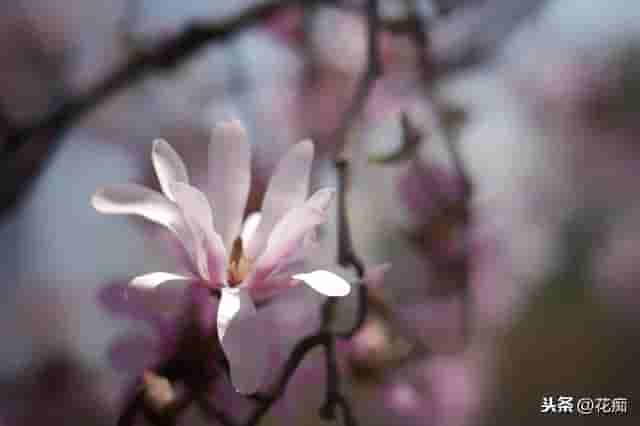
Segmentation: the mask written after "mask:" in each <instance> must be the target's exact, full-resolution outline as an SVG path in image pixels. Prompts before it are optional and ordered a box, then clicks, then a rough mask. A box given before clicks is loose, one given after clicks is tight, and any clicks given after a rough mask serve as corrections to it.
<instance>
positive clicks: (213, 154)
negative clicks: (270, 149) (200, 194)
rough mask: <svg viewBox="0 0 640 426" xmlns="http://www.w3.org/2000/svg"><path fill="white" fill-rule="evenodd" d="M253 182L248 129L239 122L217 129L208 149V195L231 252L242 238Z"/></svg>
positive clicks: (224, 239) (223, 237)
mask: <svg viewBox="0 0 640 426" xmlns="http://www.w3.org/2000/svg"><path fill="white" fill-rule="evenodd" d="M250 183H251V150H250V146H249V142H248V140H247V134H246V132H245V130H244V129H243V127H242V125H241V124H240V122H239V121H237V120H233V121H229V122H225V123H222V124H220V125H218V126H216V127H215V128H214V130H213V134H212V138H211V144H210V146H209V186H208V188H207V193H208V194H209V199H210V200H211V204H212V205H213V206H215V208H216V226H217V229H218V231H219V232H220V235H221V236H222V240H223V241H224V244H225V247H226V248H227V251H228V252H230V251H231V247H232V245H233V242H234V241H235V239H236V238H237V237H238V235H240V225H241V223H242V218H243V215H244V209H245V207H246V203H247V197H248V195H249V185H250Z"/></svg>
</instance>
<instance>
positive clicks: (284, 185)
mask: <svg viewBox="0 0 640 426" xmlns="http://www.w3.org/2000/svg"><path fill="white" fill-rule="evenodd" d="M312 162H313V143H312V142H311V141H310V140H305V141H302V142H300V143H298V144H296V145H295V146H293V147H292V148H291V149H289V151H288V152H287V154H286V155H285V156H284V157H283V158H282V160H280V162H279V163H278V165H277V167H276V169H275V171H274V174H273V176H272V177H271V180H270V181H269V186H268V188H267V192H266V193H265V196H264V201H263V202H262V221H261V222H260V226H259V227H258V229H257V231H256V234H255V236H254V238H253V239H252V240H251V242H250V243H249V244H248V246H247V256H248V257H249V259H252V260H254V259H256V258H257V257H258V256H259V255H260V253H261V252H262V251H263V250H264V248H265V246H266V245H267V240H268V238H269V234H270V233H271V231H272V230H273V227H274V226H275V225H276V224H277V223H278V221H279V220H280V219H282V217H284V215H285V214H286V213H287V212H288V211H289V210H291V209H293V208H296V207H299V206H301V205H302V204H303V203H304V201H305V200H306V198H307V193H308V191H309V175H310V173H311V164H312Z"/></svg>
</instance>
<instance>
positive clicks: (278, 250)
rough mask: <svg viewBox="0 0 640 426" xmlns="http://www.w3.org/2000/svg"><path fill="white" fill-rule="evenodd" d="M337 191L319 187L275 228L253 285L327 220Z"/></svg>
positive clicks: (249, 281) (284, 259)
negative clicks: (328, 211) (330, 204)
mask: <svg viewBox="0 0 640 426" xmlns="http://www.w3.org/2000/svg"><path fill="white" fill-rule="evenodd" d="M334 193H335V191H334V190H333V189H330V188H325V189H320V190H318V191H316V193H315V194H313V196H311V198H309V199H308V200H307V201H306V202H305V203H304V205H302V206H301V207H298V208H295V209H293V210H290V211H289V212H288V213H287V214H286V215H285V216H284V217H283V218H282V219H281V220H280V222H278V224H277V225H276V226H275V228H273V232H271V235H270V236H269V241H268V243H267V248H266V249H265V251H264V253H262V255H261V256H260V257H259V258H258V261H257V263H256V266H255V269H254V272H253V273H252V274H251V276H250V277H249V279H248V284H247V285H249V286H254V285H259V282H260V281H261V280H264V279H266V278H267V277H268V276H269V275H270V274H271V273H272V272H273V271H274V270H275V269H276V268H277V267H278V266H279V265H280V264H283V263H287V262H289V260H290V258H291V257H292V256H293V255H295V252H296V250H297V249H299V248H300V247H301V244H302V242H304V241H305V238H307V236H308V235H309V232H310V231H312V230H313V229H314V228H315V227H316V226H318V225H320V224H322V223H324V222H325V221H326V220H327V214H326V210H327V208H328V207H329V203H330V202H331V199H332V198H333V194H334Z"/></svg>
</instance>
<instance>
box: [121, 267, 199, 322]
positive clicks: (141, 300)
mask: <svg viewBox="0 0 640 426" xmlns="http://www.w3.org/2000/svg"><path fill="white" fill-rule="evenodd" d="M194 281H195V278H194V277H190V276H185V275H178V274H171V273H168V272H152V273H150V274H145V275H140V276H138V277H135V278H134V279H133V280H131V281H130V282H129V290H128V291H127V298H128V299H129V300H131V303H133V304H134V305H135V306H138V307H139V308H140V309H142V310H143V311H144V312H147V313H151V314H173V313H177V312H180V310H181V309H182V308H183V307H184V304H185V303H186V301H187V299H186V293H185V291H186V289H187V287H188V285H190V284H191V283H193V282H194Z"/></svg>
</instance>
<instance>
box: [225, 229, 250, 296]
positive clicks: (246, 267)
mask: <svg viewBox="0 0 640 426" xmlns="http://www.w3.org/2000/svg"><path fill="white" fill-rule="evenodd" d="M252 266H253V265H252V263H251V261H250V260H249V259H248V258H247V257H246V256H245V255H244V253H243V251H242V238H240V237H238V238H236V240H235V241H234V242H233V247H232V249H231V256H230V257H229V266H228V269H227V272H228V276H229V285H230V286H231V287H235V286H237V285H239V284H240V283H242V281H244V279H245V278H246V277H247V275H249V272H251V268H252Z"/></svg>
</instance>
